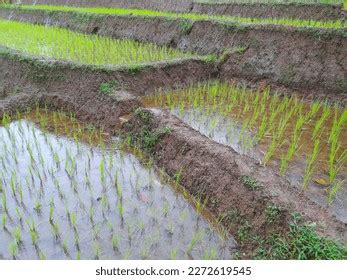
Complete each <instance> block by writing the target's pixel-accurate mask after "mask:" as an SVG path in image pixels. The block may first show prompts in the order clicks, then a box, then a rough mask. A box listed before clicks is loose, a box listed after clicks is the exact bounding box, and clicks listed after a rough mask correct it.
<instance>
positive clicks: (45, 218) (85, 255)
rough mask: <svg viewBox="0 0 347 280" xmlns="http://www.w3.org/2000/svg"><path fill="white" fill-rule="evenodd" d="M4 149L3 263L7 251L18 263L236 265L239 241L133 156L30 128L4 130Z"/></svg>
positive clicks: (0, 133)
mask: <svg viewBox="0 0 347 280" xmlns="http://www.w3.org/2000/svg"><path fill="white" fill-rule="evenodd" d="M0 147H1V150H0V180H1V182H2V184H1V186H2V189H1V188H0V197H1V203H0V206H1V207H0V215H1V221H2V224H1V228H0V240H1V242H0V258H4V259H10V258H12V256H11V249H10V247H11V245H10V244H18V245H19V246H18V248H17V249H16V248H13V246H12V251H14V255H15V257H16V258H17V259H37V258H47V259H70V258H71V259H75V258H82V259H95V258H100V259H129V258H130V259H169V258H177V259H203V258H216V259H231V258H233V253H234V252H235V249H234V248H235V241H234V239H233V238H232V237H230V236H227V237H226V236H225V235H222V234H220V232H219V231H218V230H217V229H216V228H215V227H214V226H213V225H212V223H210V222H209V221H208V220H206V219H205V218H204V216H203V215H201V213H199V212H197V210H196V209H195V208H194V207H193V206H192V205H191V204H190V203H189V201H188V200H187V199H185V198H184V197H183V195H182V194H180V193H179V192H177V191H176V190H175V189H174V188H172V186H171V185H170V183H168V182H167V180H164V179H163V178H162V176H159V175H158V173H157V172H156V171H155V169H154V168H153V167H150V166H148V165H146V164H143V163H142V162H141V161H140V160H139V159H138V158H137V157H135V156H134V155H133V154H130V153H127V152H124V151H122V150H121V149H114V148H112V149H111V148H110V147H109V148H107V147H106V148H102V147H98V146H95V145H94V146H90V145H87V144H84V143H83V142H79V141H78V140H76V139H75V140H72V139H71V138H67V137H62V136H59V135H56V134H52V133H49V132H46V130H43V129H41V128H39V127H38V126H36V125H35V124H34V123H33V122H31V121H28V120H20V121H15V122H12V123H10V124H9V125H8V127H0ZM18 236H19V237H18ZM33 236H34V237H33ZM35 236H36V237H37V242H35ZM33 239H34V241H33ZM14 247H16V246H14Z"/></svg>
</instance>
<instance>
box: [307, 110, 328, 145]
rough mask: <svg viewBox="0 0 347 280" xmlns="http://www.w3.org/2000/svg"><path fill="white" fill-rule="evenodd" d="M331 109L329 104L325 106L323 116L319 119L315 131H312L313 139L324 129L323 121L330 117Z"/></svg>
mask: <svg viewBox="0 0 347 280" xmlns="http://www.w3.org/2000/svg"><path fill="white" fill-rule="evenodd" d="M330 112H331V109H330V107H329V106H328V105H326V106H324V110H323V114H322V116H321V117H320V118H319V119H318V120H317V122H316V124H315V126H314V129H313V132H312V140H315V139H316V138H317V137H318V136H319V134H320V133H321V131H322V129H323V123H324V122H325V121H326V120H327V119H328V118H329V116H330Z"/></svg>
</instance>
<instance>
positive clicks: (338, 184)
mask: <svg viewBox="0 0 347 280" xmlns="http://www.w3.org/2000/svg"><path fill="white" fill-rule="evenodd" d="M346 183H347V180H340V181H337V180H334V181H333V183H332V185H331V186H330V189H329V191H328V204H329V205H331V204H332V203H333V201H334V199H335V197H336V195H337V193H338V191H339V190H340V189H342V188H343V186H344V185H345V184H346Z"/></svg>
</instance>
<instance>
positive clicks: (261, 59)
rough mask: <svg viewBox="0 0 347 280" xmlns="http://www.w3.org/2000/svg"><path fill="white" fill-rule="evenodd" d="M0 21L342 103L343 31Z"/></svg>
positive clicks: (36, 17) (55, 19)
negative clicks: (204, 63) (162, 52)
mask: <svg viewBox="0 0 347 280" xmlns="http://www.w3.org/2000/svg"><path fill="white" fill-rule="evenodd" d="M0 17H1V18H6V19H12V20H20V21H25V22H31V23H39V24H49V25H57V26H61V27H65V28H69V29H71V30H74V31H79V32H85V33H89V34H90V33H94V34H100V35H104V36H111V37H113V38H130V39H135V40H139V41H142V42H153V43H156V44H159V45H166V46H170V47H176V48H178V49H181V50H187V51H194V52H197V53H199V54H211V53H212V54H218V55H223V54H224V55H223V59H222V63H221V64H220V67H219V70H220V77H221V78H222V79H225V80H230V79H233V78H240V79H242V78H244V79H247V80H249V81H252V82H261V83H262V84H269V85H274V86H279V87H282V86H283V87H287V88H289V89H291V90H298V91H303V92H307V94H312V95H318V96H326V97H328V98H329V96H333V95H340V99H346V98H347V97H346V92H347V84H346V73H347V59H346V58H347V35H346V31H345V30H330V29H317V28H293V27H286V26H272V25H267V26H262V25H251V26H245V25H236V24H231V23H229V24H228V23H221V22H211V21H195V22H190V21H188V20H184V19H168V18H163V17H156V18H150V17H133V16H114V15H96V14H84V13H77V12H52V11H51V12H47V11H43V10H21V9H4V8H3V9H0Z"/></svg>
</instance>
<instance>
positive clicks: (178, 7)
mask: <svg viewBox="0 0 347 280" xmlns="http://www.w3.org/2000/svg"><path fill="white" fill-rule="evenodd" d="M21 2H22V3H23V4H29V5H30V4H33V2H34V1H33V0H22V1H21ZM35 3H36V4H37V5H38V4H49V5H70V6H78V7H111V8H117V7H118V8H130V9H153V10H159V11H171V12H183V13H200V14H210V15H228V16H240V17H254V18H290V19H292V18H297V19H312V20H323V21H324V20H337V19H342V18H344V12H343V5H342V4H319V3H315V4H314V3H313V4H304V3H273V4H270V3H218V2H217V3H208V2H205V1H191V0H170V1H157V0H142V1H141V0H140V1H139V0H99V1H95V0H70V1H67V0H38V1H35Z"/></svg>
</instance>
